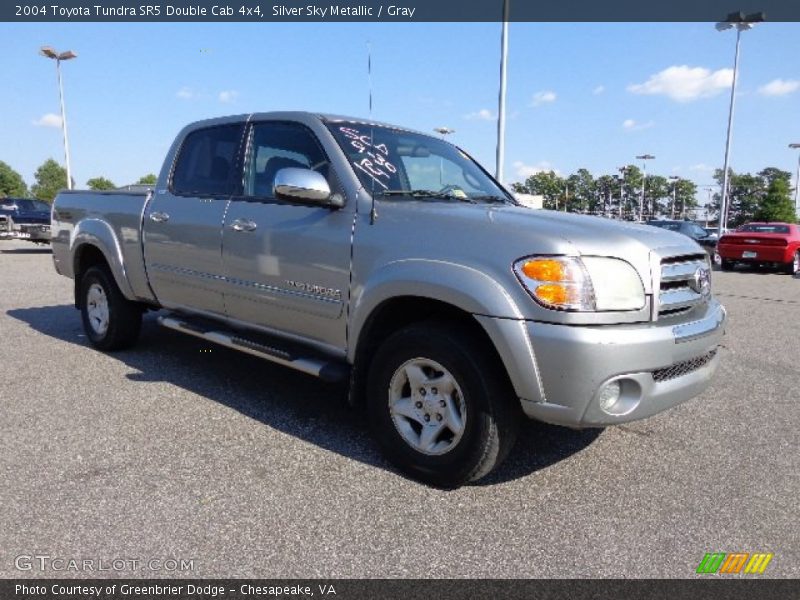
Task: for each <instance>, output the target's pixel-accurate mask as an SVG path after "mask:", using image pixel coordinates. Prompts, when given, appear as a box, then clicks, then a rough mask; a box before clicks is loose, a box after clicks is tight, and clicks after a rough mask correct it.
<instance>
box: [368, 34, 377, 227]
mask: <svg viewBox="0 0 800 600" xmlns="http://www.w3.org/2000/svg"><path fill="white" fill-rule="evenodd" d="M367 83H368V86H369V120H370V125H369V143H370V146H372V145H373V144H374V142H375V126H374V125H373V124H372V44H371V43H370V41H369V40H367ZM370 196H372V207H371V208H370V211H369V224H370V225H374V224H375V219H377V218H378V212H377V211H376V210H375V180H374V178H373V180H372V190H371V191H370Z"/></svg>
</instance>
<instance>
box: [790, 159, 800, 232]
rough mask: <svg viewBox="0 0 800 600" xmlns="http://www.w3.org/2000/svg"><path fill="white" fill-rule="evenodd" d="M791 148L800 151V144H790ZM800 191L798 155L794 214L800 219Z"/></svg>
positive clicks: (798, 160)
mask: <svg viewBox="0 0 800 600" xmlns="http://www.w3.org/2000/svg"><path fill="white" fill-rule="evenodd" d="M789 148H791V149H792V150H798V149H800V144H789ZM798 191H800V154H798V155H797V177H796V178H795V180H794V214H795V216H796V217H800V202H798V200H800V197H798Z"/></svg>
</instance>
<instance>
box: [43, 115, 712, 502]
mask: <svg viewBox="0 0 800 600" xmlns="http://www.w3.org/2000/svg"><path fill="white" fill-rule="evenodd" d="M52 234H53V235H52V244H53V257H54V260H55V266H56V269H57V270H58V272H59V273H61V274H63V275H66V276H69V277H72V278H74V279H75V303H76V305H77V307H78V308H79V309H80V310H81V312H82V316H83V323H84V326H85V329H86V333H87V335H88V337H89V339H90V340H91V342H92V343H93V344H94V345H95V346H96V347H98V348H100V349H103V350H114V349H117V348H122V347H125V346H129V345H130V344H132V343H133V342H134V341H135V340H136V337H137V334H138V332H139V326H140V322H141V316H142V312H143V310H145V309H166V311H169V312H168V314H166V315H165V316H161V317H160V321H161V323H162V324H163V325H165V326H166V327H169V328H172V329H176V330H179V331H182V332H184V333H187V334H189V335H194V336H198V337H201V338H203V339H206V340H211V341H213V342H217V343H220V344H223V345H225V346H228V347H231V348H235V349H238V350H241V351H243V352H248V353H250V354H255V355H257V356H260V357H263V358H265V359H268V360H271V361H274V362H277V363H280V364H282V365H286V366H289V367H293V368H295V369H299V370H301V371H304V372H306V373H310V374H312V375H315V376H318V377H320V378H322V379H325V380H342V381H349V383H350V399H351V402H353V403H354V404H355V405H356V406H363V407H365V409H366V410H367V411H368V414H369V417H370V421H371V426H372V428H373V429H374V433H375V437H376V438H377V440H378V442H379V443H380V444H381V446H382V447H383V449H384V451H385V453H386V454H387V455H388V457H389V458H390V459H391V460H392V461H393V462H394V463H395V464H397V465H399V466H400V467H401V468H402V469H403V470H405V471H406V472H408V473H410V474H412V475H413V476H415V477H418V478H420V479H423V480H425V481H428V482H431V483H434V484H436V485H442V486H456V485H460V484H462V483H464V482H466V481H470V480H476V479H478V478H480V477H483V476H484V475H486V474H487V473H489V471H491V470H492V468H493V467H494V466H495V465H497V464H498V463H499V462H500V461H501V460H502V459H503V458H504V457H505V455H506V454H507V453H508V451H509V449H510V448H511V446H512V444H513V442H514V438H515V434H516V429H517V426H518V424H519V421H520V420H521V417H522V416H523V414H524V415H527V416H528V417H531V418H534V419H540V420H542V421H546V422H549V423H556V424H561V425H567V426H570V427H595V426H606V425H613V424H616V423H622V422H625V421H631V420H634V419H641V418H643V417H647V416H650V415H653V414H655V413H657V412H660V411H662V410H664V409H667V408H670V407H672V406H675V405H676V404H678V403H680V402H683V401H685V400H688V399H689V398H692V397H693V396H696V395H697V394H699V393H700V392H702V391H703V390H704V389H705V388H706V387H707V385H708V383H709V380H710V378H711V376H712V373H713V372H714V370H715V369H716V367H717V363H718V361H719V356H718V354H717V346H718V344H719V342H720V338H721V336H722V335H723V331H724V324H725V311H724V309H723V307H722V306H721V305H720V304H719V303H718V302H717V301H716V300H715V299H714V298H713V297H712V296H711V293H710V280H709V277H710V265H709V262H708V259H707V257H706V253H705V252H704V251H703V249H702V248H700V247H699V246H698V245H697V244H695V243H694V242H693V241H692V240H690V239H689V238H687V237H685V236H683V235H680V234H677V233H672V232H669V231H661V230H658V229H656V228H653V227H646V226H637V225H626V224H622V223H617V222H613V221H608V220H604V219H601V218H595V217H584V216H575V215H568V214H561V213H556V212H550V211H533V210H530V209H526V208H522V207H519V206H517V205H516V203H515V201H514V199H513V197H512V196H510V195H509V194H508V192H506V191H505V190H504V189H503V188H502V187H501V186H500V185H498V183H497V182H496V181H495V180H493V179H492V177H490V176H489V175H488V174H487V173H486V172H485V171H484V170H483V169H482V168H481V167H480V166H479V165H478V164H477V163H476V162H475V161H473V160H472V159H471V158H470V157H469V156H468V155H467V154H466V153H464V152H463V151H462V150H460V149H459V148H457V147H455V146H453V145H451V144H448V143H446V142H444V141H443V140H440V139H436V138H433V137H430V136H427V135H423V134H420V133H415V132H412V131H408V130H406V129H401V128H397V127H393V126H389V125H383V124H380V123H373V122H366V121H359V120H356V119H349V118H344V117H333V116H323V115H315V114H308V113H295V112H281V113H265V114H252V115H244V116H235V117H226V118H220V119H214V120H210V121H203V122H199V123H194V124H192V125H189V126H188V127H186V128H185V129H184V130H183V131H182V132H181V133H180V134H179V135H178V137H177V139H176V140H175V142H174V144H173V146H172V148H171V149H170V151H169V154H167V157H166V160H165V162H164V167H163V169H162V171H161V175H160V177H159V179H158V183H157V184H156V185H155V187H154V190H153V192H152V193H141V194H136V193H122V192H63V193H61V194H60V195H59V196H58V198H57V199H56V201H55V208H54V212H53V228H52Z"/></svg>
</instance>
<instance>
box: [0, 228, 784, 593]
mask: <svg viewBox="0 0 800 600" xmlns="http://www.w3.org/2000/svg"><path fill="white" fill-rule="evenodd" d="M714 288H715V292H716V293H717V294H718V295H719V297H720V299H721V300H722V302H723V303H724V304H725V305H726V307H727V308H728V311H729V316H730V324H729V328H728V335H727V336H726V338H725V341H724V347H723V348H722V363H721V367H720V370H719V372H718V374H717V377H716V380H715V381H714V383H713V385H712V387H711V388H710V389H709V390H708V391H707V392H706V393H705V394H703V395H702V396H701V397H699V398H697V399H695V400H693V401H691V402H689V403H686V404H684V405H682V406H680V407H678V408H676V409H674V410H672V411H669V412H667V413H664V414H661V415H659V416H657V417H655V418H652V419H650V420H647V421H643V422H638V423H634V424H630V425H626V426H621V427H617V428H612V429H608V430H605V431H599V430H589V431H571V430H567V429H562V428H557V427H550V426H544V425H540V424H535V423H530V424H527V425H526V426H525V427H524V429H523V432H522V435H521V439H520V442H519V443H518V445H517V447H516V448H515V450H514V451H513V453H512V456H511V457H510V459H509V460H508V461H507V462H506V463H505V464H504V465H503V467H501V468H500V470H499V471H498V472H497V473H496V474H495V475H493V476H492V478H491V479H489V480H487V481H484V482H481V483H480V484H479V485H473V486H467V487H464V488H462V489H459V490H456V491H440V490H436V489H432V488H429V487H425V486H423V485H420V484H418V483H416V482H414V481H411V480H408V479H406V478H404V477H403V476H401V475H400V474H398V473H397V472H396V471H394V470H393V469H392V468H391V467H390V466H389V465H388V464H387V463H386V462H385V461H384V460H383V459H382V457H381V455H380V454H379V452H378V450H377V447H376V445H375V444H374V443H373V442H372V440H371V439H370V437H369V435H368V434H367V430H366V423H365V421H364V419H363V417H361V416H360V415H358V414H356V413H354V412H353V411H351V410H350V409H348V408H346V407H345V406H344V404H343V403H342V402H341V400H340V398H339V395H338V394H337V392H336V390H332V389H331V388H329V387H327V386H326V385H324V384H321V383H320V382H318V381H317V380H315V379H312V378H310V377H307V376H304V375H302V374H298V373H295V372H293V371H290V370H286V369H282V368H279V367H276V366H273V365H271V364H269V363H265V362H263V361H260V360H259V359H257V358H254V357H250V356H247V355H243V354H238V353H236V352H233V351H229V350H226V349H223V348H220V347H210V346H208V345H205V344H204V343H203V342H202V341H201V340H197V339H195V338H191V337H189V336H183V335H181V334H179V333H176V332H172V331H169V330H166V329H161V328H160V327H158V325H157V324H156V323H155V316H154V315H153V314H150V315H148V316H147V317H146V320H145V325H144V327H143V333H142V338H141V342H140V344H139V345H138V346H137V347H136V348H134V349H133V350H130V351H125V352H120V353H116V354H112V355H105V354H102V353H100V352H97V351H95V350H93V349H91V348H90V347H89V346H88V343H87V341H86V339H85V337H84V335H83V331H82V329H81V324H80V316H79V313H78V312H77V311H76V310H75V309H74V308H73V306H72V282H71V281H70V280H68V279H66V278H63V277H60V276H58V275H56V273H55V271H54V269H53V265H52V258H51V255H50V253H49V251H48V250H44V249H38V248H36V247H34V246H32V245H30V244H25V243H18V242H10V241H3V242H0V365H1V366H2V370H1V371H0V378H1V379H0V398H1V401H0V448H2V452H0V473H2V485H0V549H2V556H0V577H20V576H22V577H29V576H42V575H43V573H41V572H39V571H38V570H37V569H36V568H35V567H34V568H33V569H32V570H29V571H19V570H18V569H17V568H16V566H15V557H18V556H20V555H34V554H46V555H49V556H51V557H63V558H78V559H86V558H91V559H95V560H101V559H102V560H106V561H111V560H113V559H115V558H134V559H140V560H143V561H148V560H149V559H151V558H155V559H159V560H161V561H162V562H161V563H159V564H161V565H162V566H161V567H160V568H158V569H157V570H150V569H148V568H142V567H139V568H138V569H136V570H130V569H128V568H126V569H125V570H123V571H121V572H114V571H111V572H109V571H105V572H98V573H94V575H99V576H109V575H110V576H126V577H128V576H133V577H140V576H148V577H149V576H189V577H222V576H228V577H270V578H271V577H502V578H505V577H594V576H597V577H695V569H696V567H697V565H698V563H699V562H700V560H701V559H702V558H703V555H704V553H706V552H718V551H720V552H737V551H739V552H772V553H774V558H773V559H772V562H771V563H770V564H769V567H768V569H767V572H766V576H772V577H798V576H800V528H799V527H798V525H797V516H798V497H800V448H799V447H798V446H800V444H798V441H800V435H798V424H800V280H798V279H793V278H791V277H789V276H788V275H783V274H773V273H760V272H752V271H736V272H733V273H715V274H714ZM169 558H173V559H186V560H192V561H193V564H192V569H191V570H187V571H178V572H174V571H168V570H165V569H164V567H163V561H164V560H165V559H169ZM169 564H170V565H171V564H172V563H169ZM153 568H154V569H156V566H153ZM87 574H88V575H92V573H75V572H67V573H63V572H59V573H54V572H52V571H48V572H46V573H44V575H47V576H50V577H53V576H61V575H67V576H86V575H87Z"/></svg>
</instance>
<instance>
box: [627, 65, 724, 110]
mask: <svg viewBox="0 0 800 600" xmlns="http://www.w3.org/2000/svg"><path fill="white" fill-rule="evenodd" d="M732 82H733V69H719V70H718V71H711V70H710V69H706V68H704V67H689V66H687V65H681V66H672V67H668V68H666V69H664V70H663V71H660V72H658V73H656V74H655V75H651V76H650V79H648V80H647V81H645V82H644V83H634V84H631V85H629V86H628V91H629V92H631V93H633V94H649V95H663V96H667V97H669V98H671V99H672V100H675V101H676V102H691V101H692V100H697V99H698V98H709V97H711V96H715V95H717V94H719V93H720V92H722V91H724V90H728V89H730V87H731V83H732Z"/></svg>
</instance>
